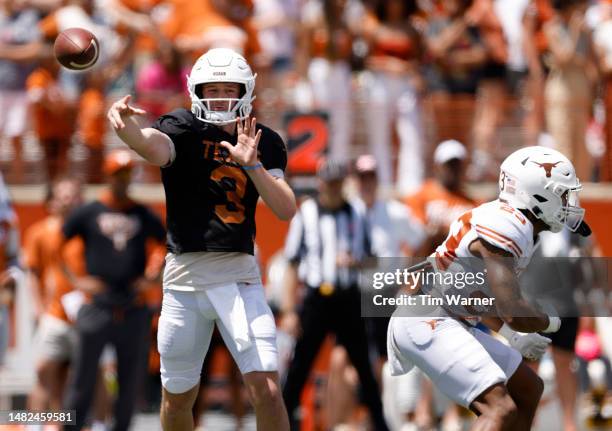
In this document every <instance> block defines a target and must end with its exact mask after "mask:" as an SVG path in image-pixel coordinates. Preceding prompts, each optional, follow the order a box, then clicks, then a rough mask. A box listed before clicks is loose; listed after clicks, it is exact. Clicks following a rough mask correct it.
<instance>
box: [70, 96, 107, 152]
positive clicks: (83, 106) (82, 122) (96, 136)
mask: <svg viewBox="0 0 612 431" xmlns="http://www.w3.org/2000/svg"><path fill="white" fill-rule="evenodd" d="M77 124H78V128H79V132H80V133H81V136H82V137H83V141H84V142H85V145H87V146H88V147H89V148H94V149H101V148H102V145H103V139H104V133H105V131H106V113H105V99H104V94H103V93H102V92H101V91H100V90H97V89H94V88H88V89H86V90H85V91H84V92H83V94H82V95H81V100H80V101H79V114H78V117H77Z"/></svg>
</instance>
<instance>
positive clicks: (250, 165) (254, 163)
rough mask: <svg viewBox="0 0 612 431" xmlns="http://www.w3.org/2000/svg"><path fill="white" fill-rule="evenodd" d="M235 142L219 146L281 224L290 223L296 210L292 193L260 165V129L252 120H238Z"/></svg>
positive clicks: (281, 180) (224, 142)
mask: <svg viewBox="0 0 612 431" xmlns="http://www.w3.org/2000/svg"><path fill="white" fill-rule="evenodd" d="M236 123H237V131H238V140H237V143H236V145H232V144H230V143H229V142H226V141H223V142H221V145H222V146H223V147H224V148H225V149H226V150H227V151H228V152H229V153H230V155H231V157H232V159H233V160H235V161H236V162H238V163H239V164H240V165H241V166H242V167H243V169H244V171H245V172H246V173H247V175H248V176H249V177H250V178H251V181H253V184H254V185H255V187H256V188H257V192H258V193H259V196H261V198H262V199H263V201H264V202H265V203H266V205H268V207H270V209H271V210H272V212H274V214H275V215H276V217H278V218H279V219H280V220H291V218H292V217H293V216H294V215H295V211H296V209H297V206H296V203H295V195H294V194H293V190H291V187H289V184H287V182H286V181H285V180H284V178H281V177H276V176H273V175H272V174H271V173H270V172H269V171H268V170H267V169H266V167H264V165H263V163H262V162H261V161H259V159H258V155H257V147H258V145H259V141H260V139H261V134H262V129H259V130H256V124H257V123H256V120H255V117H253V118H252V119H251V118H246V119H245V120H244V123H243V122H242V121H240V119H238V120H237V121H236Z"/></svg>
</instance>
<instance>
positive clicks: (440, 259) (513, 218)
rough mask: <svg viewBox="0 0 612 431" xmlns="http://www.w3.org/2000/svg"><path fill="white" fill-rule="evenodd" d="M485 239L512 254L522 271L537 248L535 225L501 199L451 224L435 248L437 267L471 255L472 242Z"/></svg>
mask: <svg viewBox="0 0 612 431" xmlns="http://www.w3.org/2000/svg"><path fill="white" fill-rule="evenodd" d="M476 239H482V240H484V241H486V242H488V243H490V244H491V245H493V246H495V247H498V248H501V249H502V250H505V251H507V252H509V253H510V254H512V256H514V260H515V271H516V273H517V275H518V274H520V273H521V271H523V270H524V269H525V268H526V267H527V265H528V264H529V261H530V260H531V255H532V254H533V251H534V250H535V245H536V244H535V243H534V238H533V224H532V223H531V222H530V221H529V220H528V219H527V217H525V216H524V215H523V214H522V213H521V212H520V211H519V210H517V209H515V208H513V207H511V206H509V205H508V204H506V203H504V202H501V201H499V200H494V201H491V202H487V203H484V204H482V205H480V206H478V207H476V208H474V209H472V210H470V211H467V212H465V213H463V214H462V215H461V216H460V217H459V218H457V219H456V220H455V221H454V222H453V223H452V225H451V228H450V231H449V234H448V236H447V237H446V240H444V242H443V243H442V244H441V245H440V246H438V248H436V251H435V253H434V256H435V258H436V266H437V267H438V269H440V270H446V269H447V268H449V266H450V265H452V263H453V262H454V261H455V260H456V259H457V258H472V257H476V256H474V255H473V254H472V253H471V252H470V250H469V246H470V244H471V243H472V242H473V241H474V240H476Z"/></svg>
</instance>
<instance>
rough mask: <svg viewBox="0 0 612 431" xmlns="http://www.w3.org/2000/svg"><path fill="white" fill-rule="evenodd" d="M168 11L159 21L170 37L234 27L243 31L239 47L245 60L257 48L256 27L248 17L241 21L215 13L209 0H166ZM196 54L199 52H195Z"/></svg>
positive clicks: (196, 34) (166, 34)
mask: <svg viewBox="0 0 612 431" xmlns="http://www.w3.org/2000/svg"><path fill="white" fill-rule="evenodd" d="M169 4H170V5H171V12H170V14H169V17H168V19H167V20H166V21H165V22H164V23H163V24H162V25H161V32H162V33H163V34H164V36H166V37H167V38H169V39H170V40H173V41H174V40H175V39H176V38H177V37H180V36H193V37H197V36H204V35H205V34H206V33H207V32H208V31H210V30H211V29H215V28H219V29H223V28H227V29H230V28H232V27H233V28H234V29H235V30H236V31H242V32H244V34H245V36H246V37H245V40H244V46H242V50H243V53H244V56H245V58H246V59H247V61H249V60H250V59H251V58H250V57H251V56H252V55H254V54H257V53H259V52H260V51H261V47H260V45H259V40H258V38H257V31H256V30H255V28H254V26H253V25H252V23H251V21H250V20H247V21H245V22H244V23H241V24H236V23H234V22H232V21H231V20H230V19H229V18H227V17H225V16H223V15H222V14H221V13H219V12H218V11H217V10H216V9H215V7H214V6H213V4H212V2H211V1H210V0H199V1H191V0H169ZM195 54H196V55H195V57H196V58H197V57H199V56H200V55H202V54H203V52H199V53H195Z"/></svg>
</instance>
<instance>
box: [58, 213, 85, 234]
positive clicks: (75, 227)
mask: <svg viewBox="0 0 612 431" xmlns="http://www.w3.org/2000/svg"><path fill="white" fill-rule="evenodd" d="M86 219H87V215H86V208H85V207H81V208H77V209H75V210H74V211H72V213H70V215H69V216H68V217H67V218H66V221H65V222H64V226H62V233H63V234H64V238H66V239H67V240H68V239H71V238H74V237H75V236H81V237H83V236H84V234H85V227H84V222H85V220H86Z"/></svg>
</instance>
